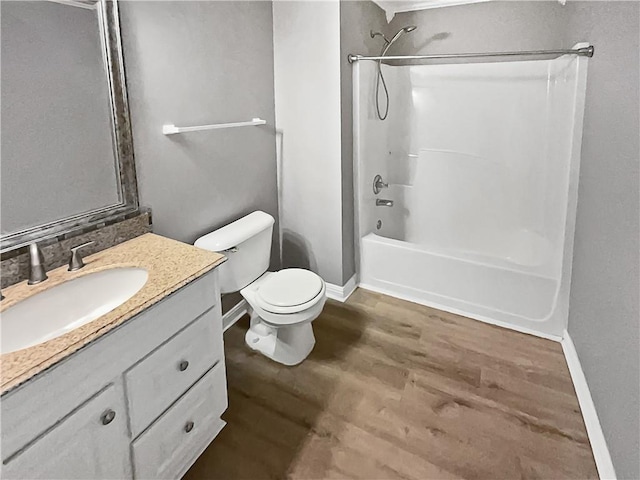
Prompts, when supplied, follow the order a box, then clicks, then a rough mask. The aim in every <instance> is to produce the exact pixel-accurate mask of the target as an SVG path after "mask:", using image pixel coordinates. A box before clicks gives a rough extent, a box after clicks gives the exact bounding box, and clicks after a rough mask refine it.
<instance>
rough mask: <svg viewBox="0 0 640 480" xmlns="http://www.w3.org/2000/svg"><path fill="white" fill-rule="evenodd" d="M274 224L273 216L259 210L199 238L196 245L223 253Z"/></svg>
mask: <svg viewBox="0 0 640 480" xmlns="http://www.w3.org/2000/svg"><path fill="white" fill-rule="evenodd" d="M274 223H275V220H274V219H273V217H272V216H271V215H269V214H268V213H265V212H262V211H260V210H258V211H256V212H253V213H250V214H249V215H246V216H244V217H242V218H240V219H239V220H236V221H235V222H231V223H230V224H229V225H225V226H224V227H222V228H219V229H218V230H214V231H213V232H211V233H208V234H206V235H204V236H202V237H200V238H198V239H197V240H196V241H195V243H194V245H195V246H196V247H199V248H203V249H205V250H211V251H213V252H221V251H223V250H227V249H229V248H233V247H235V246H237V245H239V244H241V243H242V242H244V241H246V240H248V239H249V238H251V237H253V236H254V235H257V234H258V233H260V232H262V231H263V230H266V229H267V228H271V226H272V225H273V224H274Z"/></svg>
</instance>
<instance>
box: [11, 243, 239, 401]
mask: <svg viewBox="0 0 640 480" xmlns="http://www.w3.org/2000/svg"><path fill="white" fill-rule="evenodd" d="M225 260H226V258H225V257H224V255H221V254H219V253H215V252H210V251H207V250H202V249H200V248H196V247H194V246H192V245H187V244H186V243H182V242H178V241H175V240H171V239H168V238H165V237H161V236H159V235H155V234H153V233H147V234H145V235H142V236H140V237H136V238H134V239H132V240H129V241H127V242H124V243H121V244H119V245H116V246H114V247H111V248H108V249H106V250H103V251H101V252H98V253H96V254H94V255H90V256H88V257H86V258H85V259H84V261H85V264H86V266H85V267H84V268H82V269H81V270H78V271H76V272H69V271H67V266H66V265H65V266H63V267H60V268H56V269H55V270H52V271H50V272H47V275H48V276H49V279H48V280H47V281H45V282H42V283H40V284H37V285H27V282H26V281H25V282H20V283H18V284H16V285H13V286H11V287H8V288H6V289H5V290H3V292H2V293H3V295H4V296H5V299H4V300H2V303H1V304H0V313H2V311H4V310H6V309H8V308H10V307H11V306H12V305H15V304H16V303H18V302H19V301H21V300H24V299H26V298H28V297H30V296H32V295H35V294H37V293H39V292H42V291H44V290H47V289H48V288H51V287H53V286H55V285H58V284H61V283H63V282H66V281H69V280H72V279H74V278H79V277H82V276H84V275H87V274H89V273H93V272H98V271H101V270H107V269H110V268H117V267H141V268H144V269H146V270H147V272H148V273H149V278H148V280H147V283H146V284H145V285H144V286H143V287H142V289H140V291H138V292H137V293H136V294H135V295H134V296H133V297H131V298H130V299H129V300H127V301H126V302H125V303H123V304H122V305H120V306H119V307H117V308H115V309H114V310H111V311H110V312H108V313H106V314H104V315H102V316H101V317H98V318H97V319H95V320H93V321H91V322H89V323H87V324H85V325H82V326H81V327H78V328H76V329H74V330H72V331H70V332H68V333H66V334H64V335H62V336H60V337H57V338H54V339H51V340H49V341H47V342H44V343H41V344H38V345H35V346H33V347H29V348H25V349H23V350H18V351H16V352H11V353H6V354H4V355H0V372H1V382H2V383H1V386H0V393H1V394H4V393H6V392H7V391H9V390H11V389H12V388H14V387H16V386H18V385H20V384H22V383H24V382H25V381H27V380H29V379H30V378H32V377H33V376H35V375H37V374H38V373H40V372H42V371H44V370H46V369H47V368H49V367H51V366H53V365H55V364H56V363H57V362H59V361H60V360H62V359H64V358H65V357H67V356H69V355H71V354H72V353H73V352H75V351H77V350H79V349H80V348H82V347H83V346H85V345H87V344H88V343H90V342H92V341H94V340H96V339H97V338H99V337H100V336H102V335H104V334H105V333H107V332H108V331H110V330H112V329H113V328H115V327H117V326H118V325H121V324H122V323H124V322H126V321H127V320H129V319H130V318H132V317H133V316H135V315H137V314H138V313H140V312H142V311H143V310H145V309H146V308H149V307H150V306H151V305H154V304H155V303H157V302H159V301H160V300H162V299H163V298H164V297H166V296H167V295H169V294H171V293H172V292H175V291H176V290H178V289H179V288H181V287H183V286H185V285H186V284H187V283H189V282H191V281H192V280H195V279H196V278H198V277H200V276H201V275H203V274H205V273H206V272H208V271H210V270H212V269H213V268H215V267H217V266H218V265H220V264H221V263H223V262H224V261H225ZM211 294H212V295H213V292H211ZM1 328H2V323H1V320H0V329H1Z"/></svg>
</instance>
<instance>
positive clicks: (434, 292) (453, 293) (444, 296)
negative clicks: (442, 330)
mask: <svg viewBox="0 0 640 480" xmlns="http://www.w3.org/2000/svg"><path fill="white" fill-rule="evenodd" d="M493 263H495V262H492V263H489V262H483V261H480V260H473V259H470V258H465V255H464V253H463V252H459V253H458V255H456V254H454V253H452V254H448V255H447V254H441V253H435V252H433V251H432V250H430V249H429V248H428V247H426V246H424V245H419V244H415V243H409V242H404V241H400V240H396V239H392V238H386V237H382V236H380V235H376V234H375V233H369V234H368V235H366V236H365V237H363V238H362V239H361V242H360V286H361V287H362V288H365V289H368V290H373V291H376V292H379V293H384V294H387V295H392V296H394V297H397V298H402V299H404V300H409V301H412V302H416V303H420V304H422V305H427V306H430V307H433V308H437V309H439V310H444V311H448V312H452V313H456V314H459V315H464V316H465V317H470V318H474V319H476V320H481V321H484V322H488V323H493V324H496V325H500V326H504V327H508V328H512V329H515V330H519V331H522V332H525V333H532V334H535V335H538V336H543V337H546V338H552V339H557V338H559V337H560V336H561V334H562V328H563V323H562V321H561V318H560V317H559V313H560V312H558V309H557V300H558V293H559V291H560V289H559V283H560V282H559V281H558V280H557V279H554V278H550V277H546V276H542V275H537V274H533V273H528V272H526V271H523V270H522V269H519V268H518V267H517V265H514V267H513V268H508V267H506V266H496V265H495V264H493ZM554 327H555V328H554Z"/></svg>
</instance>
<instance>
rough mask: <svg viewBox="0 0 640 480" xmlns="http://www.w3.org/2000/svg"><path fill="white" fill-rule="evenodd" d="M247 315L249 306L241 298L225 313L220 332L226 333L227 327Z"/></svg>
mask: <svg viewBox="0 0 640 480" xmlns="http://www.w3.org/2000/svg"><path fill="white" fill-rule="evenodd" d="M247 313H249V304H248V303H247V301H246V300H245V299H244V298H243V299H242V300H241V301H239V302H238V303H237V304H236V305H234V306H233V308H231V310H229V311H228V312H227V313H225V314H224V315H223V316H222V331H224V332H226V331H227V329H228V328H229V327H231V326H232V325H233V324H234V323H236V322H237V321H238V320H240V319H241V318H242V317H243V316H245V315H246V314H247Z"/></svg>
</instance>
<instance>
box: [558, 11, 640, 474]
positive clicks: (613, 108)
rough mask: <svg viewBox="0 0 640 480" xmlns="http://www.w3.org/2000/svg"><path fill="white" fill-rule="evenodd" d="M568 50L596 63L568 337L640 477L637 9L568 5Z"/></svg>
mask: <svg viewBox="0 0 640 480" xmlns="http://www.w3.org/2000/svg"><path fill="white" fill-rule="evenodd" d="M568 5H569V7H568V13H569V28H568V30H567V36H568V37H569V41H568V44H570V43H572V42H574V41H577V40H582V39H587V40H589V41H590V42H592V43H593V44H594V45H595V47H596V54H595V56H594V57H593V60H592V61H591V62H590V64H589V79H588V84H587V104H586V111H585V123H584V136H583V142H582V164H581V167H580V187H579V192H578V218H577V224H576V237H575V249H574V258H573V282H572V286H571V302H570V311H569V333H570V335H571V338H572V339H573V341H574V343H575V346H576V349H577V351H578V356H579V357H580V363H581V364H582V368H583V370H584V373H585V375H586V377H587V381H588V383H589V389H590V391H591V396H592V397H593V401H594V402H595V405H596V409H597V411H598V417H599V419H600V423H601V425H602V428H603V429H604V433H605V436H606V439H607V444H608V445H609V450H610V452H611V456H612V459H613V463H614V466H615V468H616V472H617V474H618V478H621V479H623V478H624V479H638V478H640V467H639V464H640V457H639V453H638V452H640V441H639V438H638V437H639V431H640V424H639V423H638V417H639V415H640V391H639V390H640V386H639V383H638V382H639V379H640V358H639V349H640V329H639V325H638V319H639V318H640V310H639V308H638V290H639V288H640V283H639V281H638V268H639V267H638V265H639V264H640V258H639V251H640V245H639V244H638V236H639V234H640V231H639V230H640V227H639V224H638V219H639V216H640V211H639V207H638V205H639V202H640V198H639V194H638V187H639V186H638V177H639V175H640V170H639V160H638V158H639V152H638V151H639V149H640V141H639V135H640V123H639V122H638V111H639V106H640V96H639V92H638V89H639V84H640V78H639V75H638V73H639V71H640V64H639V62H638V51H639V49H640V45H639V41H638V38H639V35H640V31H639V27H638V23H639V17H640V4H639V3H637V2H576V3H569V4H568Z"/></svg>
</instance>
